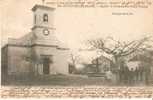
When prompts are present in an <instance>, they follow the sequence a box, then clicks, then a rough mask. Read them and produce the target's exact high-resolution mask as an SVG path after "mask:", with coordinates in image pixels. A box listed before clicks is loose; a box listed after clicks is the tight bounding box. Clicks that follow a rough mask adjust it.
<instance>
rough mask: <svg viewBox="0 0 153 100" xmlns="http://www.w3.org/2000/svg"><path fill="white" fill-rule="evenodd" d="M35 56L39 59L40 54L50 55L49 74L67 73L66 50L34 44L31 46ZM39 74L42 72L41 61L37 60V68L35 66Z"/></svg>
mask: <svg viewBox="0 0 153 100" xmlns="http://www.w3.org/2000/svg"><path fill="white" fill-rule="evenodd" d="M33 51H34V52H35V56H36V58H37V59H38V60H40V59H41V55H44V56H51V58H52V60H53V63H51V64H50V74H56V73H61V74H68V61H67V60H68V53H69V52H68V50H60V49H57V48H56V47H46V46H35V47H33ZM35 70H36V71H38V73H39V74H43V71H42V70H43V65H42V62H41V61H40V62H38V68H35Z"/></svg>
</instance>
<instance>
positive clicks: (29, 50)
mask: <svg viewBox="0 0 153 100" xmlns="http://www.w3.org/2000/svg"><path fill="white" fill-rule="evenodd" d="M32 11H33V16H34V17H33V18H34V19H33V27H32V29H31V32H30V33H28V34H26V35H25V36H23V37H21V38H19V39H8V43H7V44H6V45H5V46H4V47H3V48H2V75H31V74H32V75H52V74H69V72H68V65H69V63H68V58H69V48H68V47H66V46H64V44H63V43H62V42H60V41H59V40H58V39H57V38H56V36H55V33H54V31H55V28H54V26H53V22H54V12H55V8H52V7H48V6H45V5H35V6H34V7H33V8H32Z"/></svg>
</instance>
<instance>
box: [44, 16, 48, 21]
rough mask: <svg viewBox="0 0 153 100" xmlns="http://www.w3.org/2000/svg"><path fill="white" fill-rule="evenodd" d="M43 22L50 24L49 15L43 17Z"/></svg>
mask: <svg viewBox="0 0 153 100" xmlns="http://www.w3.org/2000/svg"><path fill="white" fill-rule="evenodd" d="M43 21H44V22H48V14H44V15H43Z"/></svg>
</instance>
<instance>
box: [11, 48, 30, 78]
mask: <svg viewBox="0 0 153 100" xmlns="http://www.w3.org/2000/svg"><path fill="white" fill-rule="evenodd" d="M29 50H30V48H28V47H21V46H8V74H9V75H10V74H26V73H27V74H28V73H29V72H30V71H31V70H30V67H31V66H30V62H29V61H27V60H26V58H27V57H29V56H30V55H29V54H30V53H29Z"/></svg>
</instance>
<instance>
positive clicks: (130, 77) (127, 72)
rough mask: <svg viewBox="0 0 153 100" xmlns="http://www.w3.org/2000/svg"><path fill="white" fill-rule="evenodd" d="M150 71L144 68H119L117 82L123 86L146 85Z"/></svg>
mask: <svg viewBox="0 0 153 100" xmlns="http://www.w3.org/2000/svg"><path fill="white" fill-rule="evenodd" d="M149 74H150V70H149V69H148V68H145V67H136V68H135V69H134V68H131V69H130V68H128V67H127V66H124V67H121V68H120V70H119V80H120V82H121V83H124V84H129V85H133V84H137V83H143V82H144V83H146V84H148V81H149V79H148V78H149Z"/></svg>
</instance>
